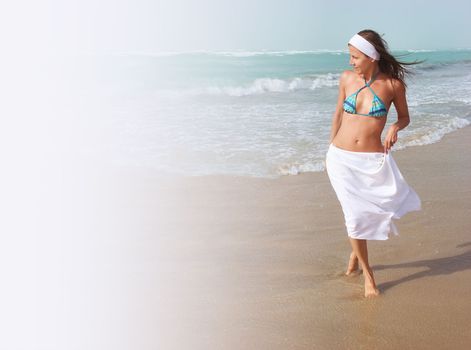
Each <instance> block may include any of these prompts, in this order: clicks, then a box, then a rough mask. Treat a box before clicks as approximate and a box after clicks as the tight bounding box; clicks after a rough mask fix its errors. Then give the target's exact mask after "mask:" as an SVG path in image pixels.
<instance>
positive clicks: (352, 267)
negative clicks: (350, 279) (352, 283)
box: [345, 251, 358, 276]
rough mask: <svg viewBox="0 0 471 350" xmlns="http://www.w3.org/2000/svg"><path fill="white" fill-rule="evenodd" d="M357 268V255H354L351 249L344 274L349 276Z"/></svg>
mask: <svg viewBox="0 0 471 350" xmlns="http://www.w3.org/2000/svg"><path fill="white" fill-rule="evenodd" d="M357 270H358V257H357V256H356V254H355V252H353V251H352V253H351V254H350V260H349V262H348V267H347V272H345V274H346V275H347V276H350V275H351V274H352V273H353V272H355V271H357Z"/></svg>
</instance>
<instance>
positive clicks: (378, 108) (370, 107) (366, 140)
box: [326, 30, 421, 297]
mask: <svg viewBox="0 0 471 350" xmlns="http://www.w3.org/2000/svg"><path fill="white" fill-rule="evenodd" d="M387 47H388V46H387V43H386V42H385V41H384V40H383V39H382V38H381V36H380V35H379V34H378V33H376V32H375V31H373V30H362V31H360V32H359V33H358V34H355V35H354V36H353V37H352V38H351V39H350V41H349V43H348V48H349V51H350V65H351V66H353V70H351V71H350V70H348V71H344V72H343V73H342V74H341V76H340V81H339V96H338V102H337V108H336V110H335V113H334V115H333V120H332V130H331V136H330V146H329V150H328V152H327V154H326V168H327V173H328V176H329V179H330V182H331V184H332V187H333V188H334V191H335V193H336V195H337V198H338V199H339V202H340V204H341V207H342V211H343V213H344V216H345V226H346V228H347V232H348V236H349V239H350V243H351V246H352V250H353V251H352V253H351V255H350V261H349V264H348V268H347V272H346V275H351V274H352V273H353V272H354V271H356V270H357V269H358V262H360V264H361V267H362V270H363V276H364V280H365V281H364V282H365V297H371V296H377V295H379V290H378V288H377V287H376V283H375V280H374V276H373V270H372V269H371V267H370V265H369V262H368V250H367V240H386V239H388V236H389V233H390V232H392V233H394V234H395V235H399V233H398V231H397V228H396V226H395V225H394V223H393V221H392V219H393V218H394V219H399V218H400V217H402V216H403V215H404V214H406V213H407V212H410V211H414V210H420V209H421V202H420V198H419V197H418V196H417V194H416V193H415V192H414V190H413V189H412V188H410V187H409V186H408V185H407V183H406V182H405V180H404V178H403V176H402V174H401V173H400V171H399V169H398V167H397V165H396V163H395V161H394V159H393V158H392V156H391V154H390V152H389V150H390V149H391V147H393V146H394V144H395V143H396V141H397V133H398V131H399V130H402V129H404V128H405V127H406V126H407V125H408V124H409V121H410V120H409V112H408V107H407V101H406V93H405V92H406V84H405V81H404V78H405V74H408V73H409V71H408V70H407V69H406V68H405V65H410V64H416V63H420V62H409V63H406V62H400V61H398V60H397V59H396V58H395V57H393V56H392V55H391V54H390V53H389V52H388V49H387ZM391 104H394V106H395V108H396V111H397V116H398V120H397V121H396V122H395V123H394V124H392V125H391V126H390V128H389V129H388V131H387V133H386V136H385V139H384V144H383V143H382V142H381V134H382V131H383V129H384V126H385V124H386V119H387V113H388V110H389V108H390V106H391Z"/></svg>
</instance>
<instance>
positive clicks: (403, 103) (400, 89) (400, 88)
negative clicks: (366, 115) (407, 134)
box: [384, 80, 410, 153]
mask: <svg viewBox="0 0 471 350" xmlns="http://www.w3.org/2000/svg"><path fill="white" fill-rule="evenodd" d="M393 89H394V98H393V100H392V103H394V107H395V108H396V111H397V122H395V123H394V124H392V125H391V126H390V127H389V129H388V132H387V134H386V138H385V139H384V151H385V152H386V153H388V150H389V149H390V148H391V147H392V146H393V145H394V144H395V143H396V141H397V132H398V131H399V130H401V129H404V128H405V127H406V126H407V125H409V123H410V118H409V108H408V107H407V100H406V88H405V86H404V84H402V83H401V82H400V81H399V80H393Z"/></svg>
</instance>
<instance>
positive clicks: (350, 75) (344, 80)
mask: <svg viewBox="0 0 471 350" xmlns="http://www.w3.org/2000/svg"><path fill="white" fill-rule="evenodd" d="M354 78H355V72H353V71H352V70H348V69H347V70H344V71H343V72H342V73H340V78H339V82H340V84H343V85H345V84H348V83H349V82H351V81H352V80H353V79H354Z"/></svg>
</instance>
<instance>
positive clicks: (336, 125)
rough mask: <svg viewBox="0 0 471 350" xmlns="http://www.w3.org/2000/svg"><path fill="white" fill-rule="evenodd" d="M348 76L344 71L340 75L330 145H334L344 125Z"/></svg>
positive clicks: (347, 72)
mask: <svg viewBox="0 0 471 350" xmlns="http://www.w3.org/2000/svg"><path fill="white" fill-rule="evenodd" d="M348 74H349V71H344V72H343V73H342V74H341V75H340V79H339V95H338V98H337V106H336V108H335V112H334V115H333V117H332V128H331V131H330V141H329V144H330V143H332V141H333V140H334V138H335V135H337V132H338V131H339V129H340V124H342V115H343V101H344V100H345V80H346V78H347V75H348Z"/></svg>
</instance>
